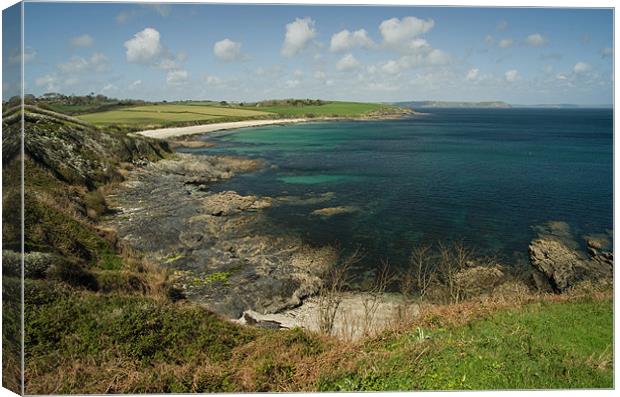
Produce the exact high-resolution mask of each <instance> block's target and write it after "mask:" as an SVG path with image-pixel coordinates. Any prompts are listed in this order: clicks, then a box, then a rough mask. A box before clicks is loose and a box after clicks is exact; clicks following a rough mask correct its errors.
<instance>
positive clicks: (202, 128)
mask: <svg viewBox="0 0 620 397" xmlns="http://www.w3.org/2000/svg"><path fill="white" fill-rule="evenodd" d="M305 121H308V119H306V118H298V119H272V120H246V121H232V122H227V123H213V124H202V125H192V126H189V127H173V128H158V129H155V130H144V131H140V132H138V134H140V135H143V136H146V137H149V138H155V139H168V138H173V137H179V136H185V135H196V134H206V133H209V132H215V131H222V130H232V129H237V128H247V127H259V126H263V125H273V124H291V123H303V122H305Z"/></svg>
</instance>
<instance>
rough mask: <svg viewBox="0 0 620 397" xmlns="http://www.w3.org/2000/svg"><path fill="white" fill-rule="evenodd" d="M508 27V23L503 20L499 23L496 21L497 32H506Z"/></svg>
mask: <svg viewBox="0 0 620 397" xmlns="http://www.w3.org/2000/svg"><path fill="white" fill-rule="evenodd" d="M507 27H508V22H506V21H505V20H503V19H502V20H501V21H497V25H496V28H497V30H506V28H507Z"/></svg>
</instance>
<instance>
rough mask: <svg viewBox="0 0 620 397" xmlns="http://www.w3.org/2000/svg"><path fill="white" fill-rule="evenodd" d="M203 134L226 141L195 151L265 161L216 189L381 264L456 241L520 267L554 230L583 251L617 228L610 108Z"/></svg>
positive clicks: (290, 229)
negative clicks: (586, 242) (257, 201)
mask: <svg viewBox="0 0 620 397" xmlns="http://www.w3.org/2000/svg"><path fill="white" fill-rule="evenodd" d="M201 139H204V140H208V141H211V142H214V143H215V144H216V146H215V147H213V148H207V149H188V150H187V151H190V152H193V153H204V154H226V155H236V156H246V157H252V158H260V159H264V160H265V161H266V163H267V165H266V166H265V167H264V168H262V169H261V170H259V171H256V172H252V173H248V174H242V175H238V176H236V177H234V178H232V179H230V180H227V181H224V182H220V183H217V184H215V185H213V186H212V188H213V189H215V190H218V191H223V190H234V191H237V192H238V193H240V194H243V195H247V194H252V195H259V196H269V197H281V198H283V199H281V200H278V201H277V204H276V205H273V206H272V207H271V208H269V209H267V210H266V213H265V215H266V219H267V221H266V226H265V228H266V229H268V231H269V232H270V233H274V234H286V235H295V236H299V237H301V238H302V239H303V240H304V241H306V242H307V243H308V244H312V245H316V246H320V245H325V244H330V245H333V246H335V247H338V248H339V249H341V250H342V251H343V252H352V251H354V250H359V251H360V252H362V253H363V260H362V262H363V263H364V264H365V266H368V267H370V268H372V267H376V266H377V265H378V264H379V263H382V262H384V261H387V262H388V263H391V264H394V265H395V266H399V265H402V264H404V263H406V261H407V260H408V258H409V256H410V254H411V252H412V250H413V249H414V248H415V247H417V246H422V245H435V246H436V245H438V244H444V245H447V244H451V243H455V242H458V243H462V244H464V245H465V246H467V247H468V248H470V249H471V250H472V251H474V252H475V253H477V254H478V255H481V256H493V257H495V258H497V259H498V260H501V261H502V262H504V263H506V264H511V263H519V262H520V261H521V262H522V261H523V260H526V259H527V252H528V245H529V243H530V242H531V240H532V239H533V238H536V236H537V235H538V233H539V232H540V227H541V225H546V224H549V223H550V222H551V223H555V224H561V225H564V226H565V227H566V229H568V230H569V231H568V232H569V233H570V234H571V235H572V236H574V238H575V240H576V241H579V244H580V245H583V237H584V236H588V235H601V234H604V235H607V236H611V233H612V230H613V111H612V110H611V109H525V108H523V109H519V108H512V109H432V110H429V111H428V113H426V114H424V115H414V116H411V117H407V118H402V119H398V120H377V121H336V122H324V121H320V122H310V123H305V124H295V125H283V126H264V127H258V128H246V129H239V130H234V131H227V132H224V133H219V134H210V135H206V136H204V137H202V138H201ZM325 208H336V210H335V211H332V213H331V214H329V213H328V212H329V211H321V210H322V209H325ZM565 231H566V230H565Z"/></svg>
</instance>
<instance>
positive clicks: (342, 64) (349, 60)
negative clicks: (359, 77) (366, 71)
mask: <svg viewBox="0 0 620 397" xmlns="http://www.w3.org/2000/svg"><path fill="white" fill-rule="evenodd" d="M360 66H361V64H360V62H359V61H358V60H357V59H355V57H354V56H353V54H350V53H349V54H347V55H345V56H343V57H342V58H340V60H339V61H338V62H337V63H336V69H338V70H339V71H341V72H344V71H347V70H354V69H357V68H359V67H360Z"/></svg>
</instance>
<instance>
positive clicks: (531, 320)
mask: <svg viewBox="0 0 620 397" xmlns="http://www.w3.org/2000/svg"><path fill="white" fill-rule="evenodd" d="M612 325H613V303H612V302H611V301H585V302H573V303H539V304H533V305H529V306H526V307H523V308H520V309H512V310H507V311H500V312H497V313H495V314H494V315H492V316H490V317H488V318H486V319H484V320H479V321H475V322H472V323H470V324H467V325H464V326H459V327H454V328H449V329H430V330H423V331H422V332H421V330H419V329H418V330H412V331H411V332H409V333H407V334H405V335H402V336H400V337H398V338H389V337H388V338H386V339H385V340H383V341H380V342H379V343H378V344H371V345H369V346H368V353H369V358H365V359H362V360H360V361H359V362H358V364H357V368H356V369H355V371H354V372H350V373H341V374H340V375H336V376H333V377H330V378H323V379H322V380H321V381H320V382H319V383H320V385H319V388H320V389H321V390H469V389H474V390H488V389H565V388H611V387H612V386H613V368H612V352H613V345H612V343H613V326H612ZM421 334H426V335H429V338H428V339H427V338H423V337H421ZM373 353H374V354H373Z"/></svg>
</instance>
